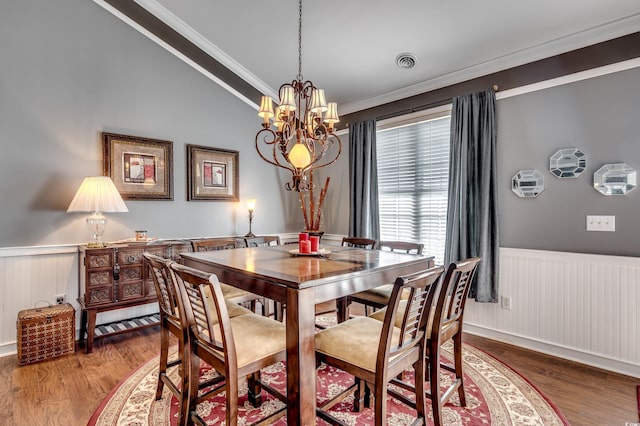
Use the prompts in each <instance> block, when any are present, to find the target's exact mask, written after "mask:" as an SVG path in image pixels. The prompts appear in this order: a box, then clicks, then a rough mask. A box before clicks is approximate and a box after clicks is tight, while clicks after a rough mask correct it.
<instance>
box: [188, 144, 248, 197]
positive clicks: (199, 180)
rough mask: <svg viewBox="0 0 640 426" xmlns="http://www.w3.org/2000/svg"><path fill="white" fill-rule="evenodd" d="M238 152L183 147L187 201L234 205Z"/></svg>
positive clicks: (195, 146) (205, 147) (236, 186)
mask: <svg viewBox="0 0 640 426" xmlns="http://www.w3.org/2000/svg"><path fill="white" fill-rule="evenodd" d="M239 156H240V154H239V153H238V151H231V150H228V149H218V148H211V147H208V146H199V145H187V182H188V183H189V188H188V192H187V200H189V201H238V200H239V199H240V197H239V195H238V181H239V173H238V159H239Z"/></svg>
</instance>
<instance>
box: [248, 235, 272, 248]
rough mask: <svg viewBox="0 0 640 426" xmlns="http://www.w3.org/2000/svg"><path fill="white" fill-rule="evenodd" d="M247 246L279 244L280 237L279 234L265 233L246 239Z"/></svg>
mask: <svg viewBox="0 0 640 426" xmlns="http://www.w3.org/2000/svg"><path fill="white" fill-rule="evenodd" d="M244 241H245V244H246V246H247V247H264V246H279V245H280V237H279V236H278V235H264V236H260V237H251V238H245V239H244Z"/></svg>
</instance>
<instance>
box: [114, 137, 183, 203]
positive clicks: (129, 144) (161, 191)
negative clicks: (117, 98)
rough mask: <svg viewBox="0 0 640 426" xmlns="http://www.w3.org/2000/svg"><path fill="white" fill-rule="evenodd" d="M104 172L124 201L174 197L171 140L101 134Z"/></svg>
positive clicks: (170, 198) (171, 198)
mask: <svg viewBox="0 0 640 426" xmlns="http://www.w3.org/2000/svg"><path fill="white" fill-rule="evenodd" d="M102 150H103V166H104V174H105V175H106V176H110V177H111V179H113V183H114V184H115V185H116V188H117V189H118V191H119V192H120V195H122V198H124V199H125V200H173V142H170V141H163V140H157V139H147V138H141V137H137V136H126V135H118V134H115V133H102Z"/></svg>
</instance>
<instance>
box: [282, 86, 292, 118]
mask: <svg viewBox="0 0 640 426" xmlns="http://www.w3.org/2000/svg"><path fill="white" fill-rule="evenodd" d="M295 110H296V92H295V90H294V89H293V86H291V85H285V86H282V88H281V89H280V111H282V112H284V113H289V112H291V111H295Z"/></svg>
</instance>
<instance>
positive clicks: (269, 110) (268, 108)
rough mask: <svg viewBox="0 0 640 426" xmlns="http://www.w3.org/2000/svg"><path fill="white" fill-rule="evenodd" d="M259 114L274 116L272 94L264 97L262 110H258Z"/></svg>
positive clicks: (261, 105) (265, 116) (267, 116)
mask: <svg viewBox="0 0 640 426" xmlns="http://www.w3.org/2000/svg"><path fill="white" fill-rule="evenodd" d="M258 116H259V117H262V118H271V117H273V102H272V101H271V97H270V96H263V97H262V101H261V102H260V110H259V111H258Z"/></svg>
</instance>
